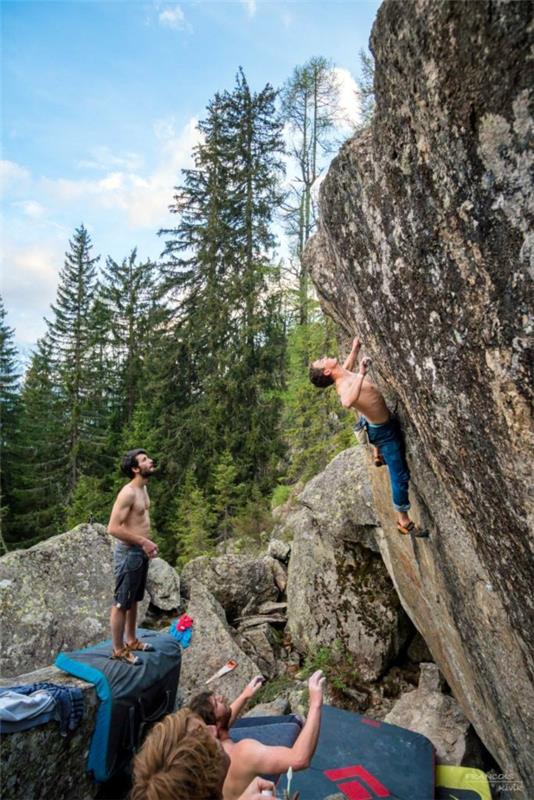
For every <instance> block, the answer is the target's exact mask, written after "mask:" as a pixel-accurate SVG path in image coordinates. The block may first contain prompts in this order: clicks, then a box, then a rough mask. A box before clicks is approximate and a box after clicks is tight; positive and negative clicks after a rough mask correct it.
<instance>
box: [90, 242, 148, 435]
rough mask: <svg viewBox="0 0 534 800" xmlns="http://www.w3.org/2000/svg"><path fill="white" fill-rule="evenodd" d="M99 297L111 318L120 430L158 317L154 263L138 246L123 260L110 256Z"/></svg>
mask: <svg viewBox="0 0 534 800" xmlns="http://www.w3.org/2000/svg"><path fill="white" fill-rule="evenodd" d="M100 300H101V302H102V303H103V304H104V306H105V308H106V311H107V314H108V319H109V326H110V334H111V336H110V345H111V353H112V359H113V363H114V373H115V377H116V379H117V385H116V396H117V397H118V398H120V405H119V407H118V409H117V411H116V413H117V419H116V422H115V425H116V427H117V428H118V429H119V430H120V429H122V427H123V426H124V425H130V424H131V422H132V418H133V414H134V409H135V406H136V402H137V399H138V397H139V395H140V391H141V388H142V384H143V379H144V375H145V364H146V361H147V356H148V352H149V350H150V345H151V337H152V335H153V331H154V328H155V326H156V325H157V322H158V321H159V317H158V312H159V309H158V306H157V302H156V287H155V267H154V264H153V263H152V262H151V261H145V262H138V261H137V251H136V250H135V249H134V250H132V252H131V253H130V255H129V256H128V258H125V259H123V260H122V262H121V263H120V264H119V263H117V262H116V261H114V260H113V259H112V258H109V257H108V258H107V259H106V266H105V268H104V270H103V285H102V287H101V291H100Z"/></svg>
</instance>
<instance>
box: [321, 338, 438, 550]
mask: <svg viewBox="0 0 534 800" xmlns="http://www.w3.org/2000/svg"><path fill="white" fill-rule="evenodd" d="M360 348H361V342H360V339H359V338H358V337H356V338H355V339H354V341H353V343H352V350H351V351H350V353H349V355H348V357H347V358H346V360H345V362H344V364H343V366H340V365H339V363H338V360H337V358H320V359H319V360H318V361H314V362H313V364H311V366H310V380H311V382H312V383H313V384H314V385H315V386H318V387H319V388H321V389H323V388H325V387H326V386H332V385H334V386H335V387H336V392H337V393H338V395H339V399H340V400H341V404H342V405H343V406H344V407H345V408H353V409H354V410H355V411H358V412H359V413H360V414H361V415H362V416H363V418H364V424H365V426H366V427H367V433H368V436H369V441H370V443H371V444H372V445H373V446H374V460H375V464H376V466H381V465H382V464H386V465H387V468H388V471H389V478H390V481H391V494H392V496H393V506H394V507H395V510H396V511H397V530H398V531H399V533H402V534H407V533H409V534H411V535H412V536H416V537H418V538H426V537H427V536H428V531H426V530H422V529H421V528H419V527H418V526H417V525H415V523H414V522H412V520H411V519H410V517H409V515H408V511H409V509H410V500H409V498H408V486H409V482H410V471H409V469H408V464H407V463H406V455H405V453H404V442H403V439H402V432H401V430H400V426H399V423H398V421H397V420H396V419H395V418H394V417H392V416H391V414H390V412H389V409H388V407H387V406H386V402H385V400H384V398H383V397H382V395H381V394H380V392H379V390H378V388H377V387H376V386H375V385H374V383H372V382H371V381H370V380H369V378H368V377H367V370H368V369H369V366H370V363H371V361H370V359H368V358H363V359H362V360H361V362H360V368H359V371H358V373H355V372H352V370H353V368H354V364H355V363H356V359H357V358H358V353H359V352H360Z"/></svg>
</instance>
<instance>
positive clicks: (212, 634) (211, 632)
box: [180, 578, 261, 705]
mask: <svg viewBox="0 0 534 800" xmlns="http://www.w3.org/2000/svg"><path fill="white" fill-rule="evenodd" d="M189 594H190V598H189V603H188V606H187V613H188V614H189V615H190V616H191V617H192V618H193V620H194V625H193V635H192V637H191V644H190V645H189V647H188V648H186V649H185V650H184V651H183V656H182V669H181V673H180V690H181V693H182V695H183V697H184V704H185V705H187V702H188V700H189V699H190V698H191V697H192V696H193V695H195V694H197V693H198V692H202V691H204V690H206V689H212V690H213V691H215V692H219V693H222V694H224V695H226V696H227V697H228V698H229V699H230V700H234V699H235V697H237V695H238V694H240V693H241V692H242V691H243V689H244V688H245V686H246V685H247V683H248V682H249V681H250V680H252V678H253V677H254V676H255V675H259V674H260V673H261V670H260V668H259V667H258V665H257V664H255V663H254V662H253V661H252V659H251V658H249V657H248V656H247V655H246V653H245V652H244V651H243V650H242V649H241V647H240V646H239V642H238V639H237V637H236V634H235V632H234V631H233V630H232V629H231V628H230V626H229V625H228V623H227V621H226V616H225V613H224V609H223V607H222V606H221V604H220V603H219V602H218V601H217V600H216V599H215V597H213V595H212V594H211V593H210V592H209V591H208V589H207V588H206V587H205V586H204V585H203V584H202V583H200V582H199V581H197V580H195V579H194V578H193V579H191V580H190V583H189ZM230 659H233V660H234V661H237V668H236V669H234V670H233V672H229V673H228V674H227V675H224V676H223V677H222V678H218V679H217V680H216V681H213V682H212V683H210V684H209V685H208V686H206V683H205V682H206V680H207V679H208V678H210V677H211V676H212V675H213V674H214V673H215V672H217V670H219V669H220V668H221V667H223V666H224V665H225V664H226V662H227V661H229V660H230Z"/></svg>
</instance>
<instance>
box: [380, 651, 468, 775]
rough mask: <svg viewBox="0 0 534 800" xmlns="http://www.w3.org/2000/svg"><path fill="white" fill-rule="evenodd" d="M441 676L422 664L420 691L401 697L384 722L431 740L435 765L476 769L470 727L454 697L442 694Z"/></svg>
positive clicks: (432, 666) (415, 690)
mask: <svg viewBox="0 0 534 800" xmlns="http://www.w3.org/2000/svg"><path fill="white" fill-rule="evenodd" d="M438 675H439V671H438V668H437V666H436V665H435V664H421V678H420V680H419V686H418V688H417V689H414V690H413V691H411V692H406V693H404V694H403V695H401V697H400V698H399V699H398V700H397V702H396V703H395V705H394V706H393V708H392V709H391V711H390V712H389V714H388V715H387V716H386V717H385V718H384V721H385V722H389V723H391V724H392V725H399V726H400V727H401V728H407V729H408V730H410V731H414V732H415V733H421V734H422V735H423V736H426V737H427V739H430V741H431V742H432V744H433V745H434V747H435V749H436V763H438V764H447V765H450V766H460V765H461V764H467V765H468V766H473V760H472V758H473V748H472V746H471V747H470V739H471V738H472V736H471V735H470V734H471V731H472V728H471V725H470V723H469V720H468V719H467V718H466V717H465V715H464V714H463V712H462V710H461V708H460V706H459V704H458V703H457V701H456V700H455V699H454V697H451V696H450V695H447V694H444V693H443V692H442V691H441V690H442V686H441V683H440V681H439V677H438Z"/></svg>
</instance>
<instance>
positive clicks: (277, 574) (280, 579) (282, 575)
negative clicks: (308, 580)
mask: <svg viewBox="0 0 534 800" xmlns="http://www.w3.org/2000/svg"><path fill="white" fill-rule="evenodd" d="M269 562H270V565H271V570H272V574H273V579H274V582H275V584H276V588H277V589H278V591H279V592H281V594H284V592H285V591H286V590H287V569H286V567H284V566H283V564H281V563H280V561H278V560H277V559H276V558H269Z"/></svg>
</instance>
